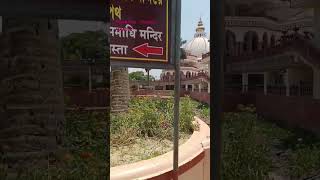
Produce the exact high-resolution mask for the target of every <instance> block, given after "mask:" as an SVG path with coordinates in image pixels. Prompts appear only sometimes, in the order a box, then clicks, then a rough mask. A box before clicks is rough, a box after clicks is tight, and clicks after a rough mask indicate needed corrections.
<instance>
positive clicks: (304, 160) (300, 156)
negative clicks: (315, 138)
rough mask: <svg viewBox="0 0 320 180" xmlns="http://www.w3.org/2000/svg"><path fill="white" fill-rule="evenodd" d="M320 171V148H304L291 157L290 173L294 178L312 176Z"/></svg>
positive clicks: (297, 150)
mask: <svg viewBox="0 0 320 180" xmlns="http://www.w3.org/2000/svg"><path fill="white" fill-rule="evenodd" d="M319 169H320V146H319V145H312V146H303V147H300V148H298V149H296V150H295V151H293V153H291V154H290V155H289V173H290V176H292V177H294V178H302V177H305V176H306V175H312V174H313V173H316V172H317V171H319Z"/></svg>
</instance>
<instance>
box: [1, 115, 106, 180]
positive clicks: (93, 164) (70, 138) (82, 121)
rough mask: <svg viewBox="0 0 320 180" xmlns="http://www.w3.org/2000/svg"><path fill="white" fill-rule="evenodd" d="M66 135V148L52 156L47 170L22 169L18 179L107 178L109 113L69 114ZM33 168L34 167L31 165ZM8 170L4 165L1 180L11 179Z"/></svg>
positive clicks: (68, 179)
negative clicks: (65, 150) (63, 151)
mask: <svg viewBox="0 0 320 180" xmlns="http://www.w3.org/2000/svg"><path fill="white" fill-rule="evenodd" d="M65 125H66V126H65V127H66V129H65V131H66V136H65V142H64V144H63V148H64V149H67V150H68V151H67V152H66V153H57V154H56V155H55V156H54V157H51V158H50V161H49V162H50V163H49V164H48V167H47V168H44V169H39V168H36V169H34V168H33V169H31V168H28V169H21V172H19V173H18V174H17V176H18V177H16V178H14V179H16V180H79V179H81V180H101V179H108V178H109V175H108V174H107V171H106V169H108V168H109V164H108V162H109V161H108V157H109V155H108V154H107V151H106V142H107V139H106V134H107V133H108V132H107V131H106V129H107V114H106V113H86V112H68V113H66V124H65ZM30 167H31V166H30ZM7 170H8V169H6V167H3V168H2V171H1V173H0V179H1V180H8V179H10V178H9V177H8V171H7Z"/></svg>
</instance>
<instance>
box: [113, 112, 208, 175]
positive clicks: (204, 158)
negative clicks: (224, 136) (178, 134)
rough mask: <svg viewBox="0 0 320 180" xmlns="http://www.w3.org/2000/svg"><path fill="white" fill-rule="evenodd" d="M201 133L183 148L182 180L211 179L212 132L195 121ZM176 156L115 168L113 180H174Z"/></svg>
mask: <svg viewBox="0 0 320 180" xmlns="http://www.w3.org/2000/svg"><path fill="white" fill-rule="evenodd" d="M195 120H196V121H197V122H198V123H199V125H200V130H199V131H195V132H194V133H193V134H192V136H191V138H190V139H189V140H188V141H187V142H186V143H184V144H183V145H181V146H179V180H195V179H196V180H209V179H210V128H209V126H208V125H207V124H205V123H204V122H203V121H202V120H200V119H199V118H197V117H195ZM172 159H173V152H172V151H171V152H168V153H166V154H164V155H161V156H158V157H155V158H152V159H149V160H144V161H140V162H137V163H132V164H127V165H122V166H117V167H112V168H111V176H110V179H111V180H133V179H139V180H142V179H148V180H171V179H172V174H173V167H172V166H173V165H172V164H173V160H172Z"/></svg>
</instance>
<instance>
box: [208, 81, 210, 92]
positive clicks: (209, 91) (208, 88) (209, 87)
mask: <svg viewBox="0 0 320 180" xmlns="http://www.w3.org/2000/svg"><path fill="white" fill-rule="evenodd" d="M208 93H210V83H208Z"/></svg>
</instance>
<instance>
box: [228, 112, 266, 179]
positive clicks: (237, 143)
mask: <svg viewBox="0 0 320 180" xmlns="http://www.w3.org/2000/svg"><path fill="white" fill-rule="evenodd" d="M253 111H254V108H248V107H246V108H241V107H240V112H239V113H228V114H226V115H225V121H224V125H223V139H224V149H223V161H222V162H223V179H226V180H228V179H230V180H234V179H237V180H242V179H243V180H256V179H265V178H266V176H267V174H268V172H269V171H270V168H271V160H270V159H269V156H268V149H267V147H266V146H265V144H264V143H263V141H262V140H261V138H263V137H261V136H258V134H257V128H256V127H257V125H256V120H257V116H256V115H255V114H254V113H252V112H253Z"/></svg>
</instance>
